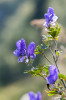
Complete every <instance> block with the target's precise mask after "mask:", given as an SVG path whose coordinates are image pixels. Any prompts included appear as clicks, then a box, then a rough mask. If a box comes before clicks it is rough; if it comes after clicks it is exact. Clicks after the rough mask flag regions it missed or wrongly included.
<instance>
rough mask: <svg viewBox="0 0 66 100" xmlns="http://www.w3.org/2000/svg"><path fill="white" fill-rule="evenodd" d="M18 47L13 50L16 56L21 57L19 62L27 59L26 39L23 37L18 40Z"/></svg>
mask: <svg viewBox="0 0 66 100" xmlns="http://www.w3.org/2000/svg"><path fill="white" fill-rule="evenodd" d="M16 47H17V49H16V50H15V51H14V52H13V53H14V55H15V56H17V57H19V58H18V62H23V61H24V60H25V54H26V44H25V40H24V39H21V40H19V41H17V42H16Z"/></svg>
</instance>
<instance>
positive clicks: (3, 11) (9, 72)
mask: <svg viewBox="0 0 66 100" xmlns="http://www.w3.org/2000/svg"><path fill="white" fill-rule="evenodd" d="M48 7H53V8H54V9H55V13H56V15H57V16H58V17H59V19H58V22H59V23H60V24H62V26H64V27H66V0H0V100H20V98H21V96H22V95H23V94H24V93H27V92H29V91H34V92H37V91H41V92H42V90H43V87H44V85H45V84H46V83H45V82H44V81H43V80H42V79H41V78H38V77H37V78H32V77H31V76H30V75H28V74H24V71H25V70H26V69H30V66H27V65H26V64H24V63H18V62H17V60H18V58H17V57H15V56H14V55H13V51H14V50H15V49H16V45H15V44H16V41H18V40H20V39H21V38H24V39H25V40H26V44H27V45H28V44H29V43H30V42H31V41H34V42H35V43H36V45H38V44H40V43H41V30H40V29H38V30H36V29H35V27H33V26H31V25H30V22H31V21H32V20H34V19H42V18H44V13H45V12H47V9H48ZM64 45H65V43H64ZM42 60H43V59H41V57H40V56H38V58H36V60H35V62H34V65H35V66H36V65H37V64H38V63H42ZM46 99H47V97H45V100H46ZM47 100H48V99H47Z"/></svg>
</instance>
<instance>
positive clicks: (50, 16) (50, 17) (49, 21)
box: [43, 7, 58, 28]
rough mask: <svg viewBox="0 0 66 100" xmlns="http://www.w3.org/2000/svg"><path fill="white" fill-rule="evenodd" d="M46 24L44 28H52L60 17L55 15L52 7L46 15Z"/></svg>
mask: <svg viewBox="0 0 66 100" xmlns="http://www.w3.org/2000/svg"><path fill="white" fill-rule="evenodd" d="M44 17H45V20H46V22H45V23H44V24H43V26H45V27H47V28H50V26H54V25H55V22H56V21H57V19H58V17H57V16H56V15H55V14H54V9H53V8H51V7H48V10H47V13H46V14H44Z"/></svg>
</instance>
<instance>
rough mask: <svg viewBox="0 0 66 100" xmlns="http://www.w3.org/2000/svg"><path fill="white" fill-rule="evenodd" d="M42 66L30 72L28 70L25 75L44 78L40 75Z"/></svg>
mask: <svg viewBox="0 0 66 100" xmlns="http://www.w3.org/2000/svg"><path fill="white" fill-rule="evenodd" d="M43 68H44V65H38V66H37V67H36V68H34V67H33V68H32V69H31V70H28V71H27V73H29V74H32V75H33V76H41V75H42V76H44V75H43V74H42V71H43Z"/></svg>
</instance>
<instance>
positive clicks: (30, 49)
mask: <svg viewBox="0 0 66 100" xmlns="http://www.w3.org/2000/svg"><path fill="white" fill-rule="evenodd" d="M34 50H35V43H34V42H31V43H30V44H29V45H28V48H27V56H28V57H29V56H31V55H32V54H34Z"/></svg>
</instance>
